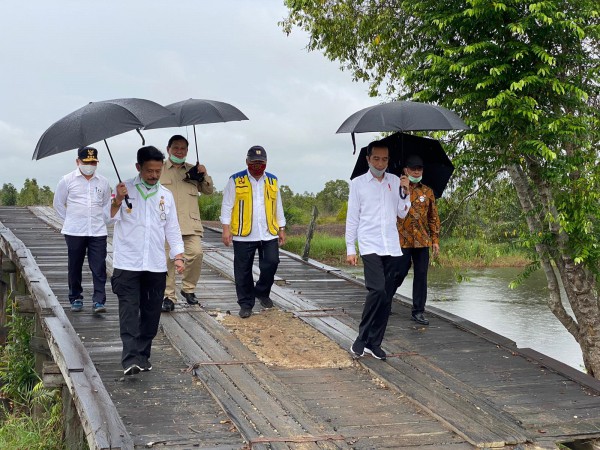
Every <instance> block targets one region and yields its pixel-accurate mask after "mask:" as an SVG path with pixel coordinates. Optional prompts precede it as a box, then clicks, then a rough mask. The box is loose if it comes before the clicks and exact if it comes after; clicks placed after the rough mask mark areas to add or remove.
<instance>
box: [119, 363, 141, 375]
mask: <svg viewBox="0 0 600 450" xmlns="http://www.w3.org/2000/svg"><path fill="white" fill-rule="evenodd" d="M140 370H142V369H141V368H140V366H138V365H137V364H132V365H130V366H129V367H128V368H127V369H125V370H124V371H123V373H124V374H125V375H135V374H136V373H140Z"/></svg>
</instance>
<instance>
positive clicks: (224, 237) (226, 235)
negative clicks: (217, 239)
mask: <svg viewBox="0 0 600 450" xmlns="http://www.w3.org/2000/svg"><path fill="white" fill-rule="evenodd" d="M221 241H223V244H225V245H226V246H227V247H229V246H230V245H231V243H232V242H233V235H232V234H231V230H230V229H229V225H223V234H221Z"/></svg>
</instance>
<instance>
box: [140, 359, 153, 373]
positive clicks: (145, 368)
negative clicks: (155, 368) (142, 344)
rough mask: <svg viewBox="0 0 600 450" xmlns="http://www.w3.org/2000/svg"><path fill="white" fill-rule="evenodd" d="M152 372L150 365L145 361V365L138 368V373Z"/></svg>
mask: <svg viewBox="0 0 600 450" xmlns="http://www.w3.org/2000/svg"><path fill="white" fill-rule="evenodd" d="M151 370H152V363H151V362H150V361H146V363H145V364H142V365H141V366H140V372H150V371H151Z"/></svg>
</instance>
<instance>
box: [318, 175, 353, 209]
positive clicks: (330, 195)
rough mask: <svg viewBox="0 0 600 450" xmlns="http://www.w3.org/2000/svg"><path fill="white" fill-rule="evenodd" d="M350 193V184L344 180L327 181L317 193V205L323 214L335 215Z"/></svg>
mask: <svg viewBox="0 0 600 450" xmlns="http://www.w3.org/2000/svg"><path fill="white" fill-rule="evenodd" d="M349 193H350V186H349V185H348V182H347V181H345V180H335V181H328V182H327V183H325V187H324V188H323V190H322V191H321V192H319V193H318V194H317V197H316V199H317V207H318V208H319V211H321V212H322V213H324V214H335V215H337V214H338V212H339V210H340V208H341V207H342V205H343V204H344V202H345V201H346V200H348V194H349Z"/></svg>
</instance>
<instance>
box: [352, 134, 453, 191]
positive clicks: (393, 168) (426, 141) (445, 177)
mask: <svg viewBox="0 0 600 450" xmlns="http://www.w3.org/2000/svg"><path fill="white" fill-rule="evenodd" d="M381 141H382V142H383V143H385V144H386V145H387V146H388V149H389V151H390V161H389V163H388V169H387V171H388V172H390V173H393V174H395V175H398V176H401V175H403V174H404V172H403V169H404V167H405V162H406V159H407V158H408V156H409V155H419V156H420V157H421V158H422V159H423V164H424V165H423V180H422V183H423V184H425V185H427V186H429V187H430V188H431V189H432V190H433V192H434V194H435V197H436V198H440V197H441V196H442V193H443V192H444V189H445V188H446V185H447V184H448V181H449V180H450V176H451V175H452V172H454V166H453V165H452V162H451V161H450V159H449V158H448V155H446V152H444V149H443V148H442V145H441V144H440V141H438V140H436V139H430V138H425V137H419V136H414V135H412V134H404V133H394V134H392V135H391V136H388V137H386V138H384V139H382V140H381ZM366 156H367V147H363V148H362V149H361V150H360V153H359V155H358V159H357V161H356V165H355V166H354V170H353V172H352V176H351V177H350V178H355V177H357V176H359V175H362V174H363V173H366V172H367V171H368V170H369V165H368V163H367V158H366Z"/></svg>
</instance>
